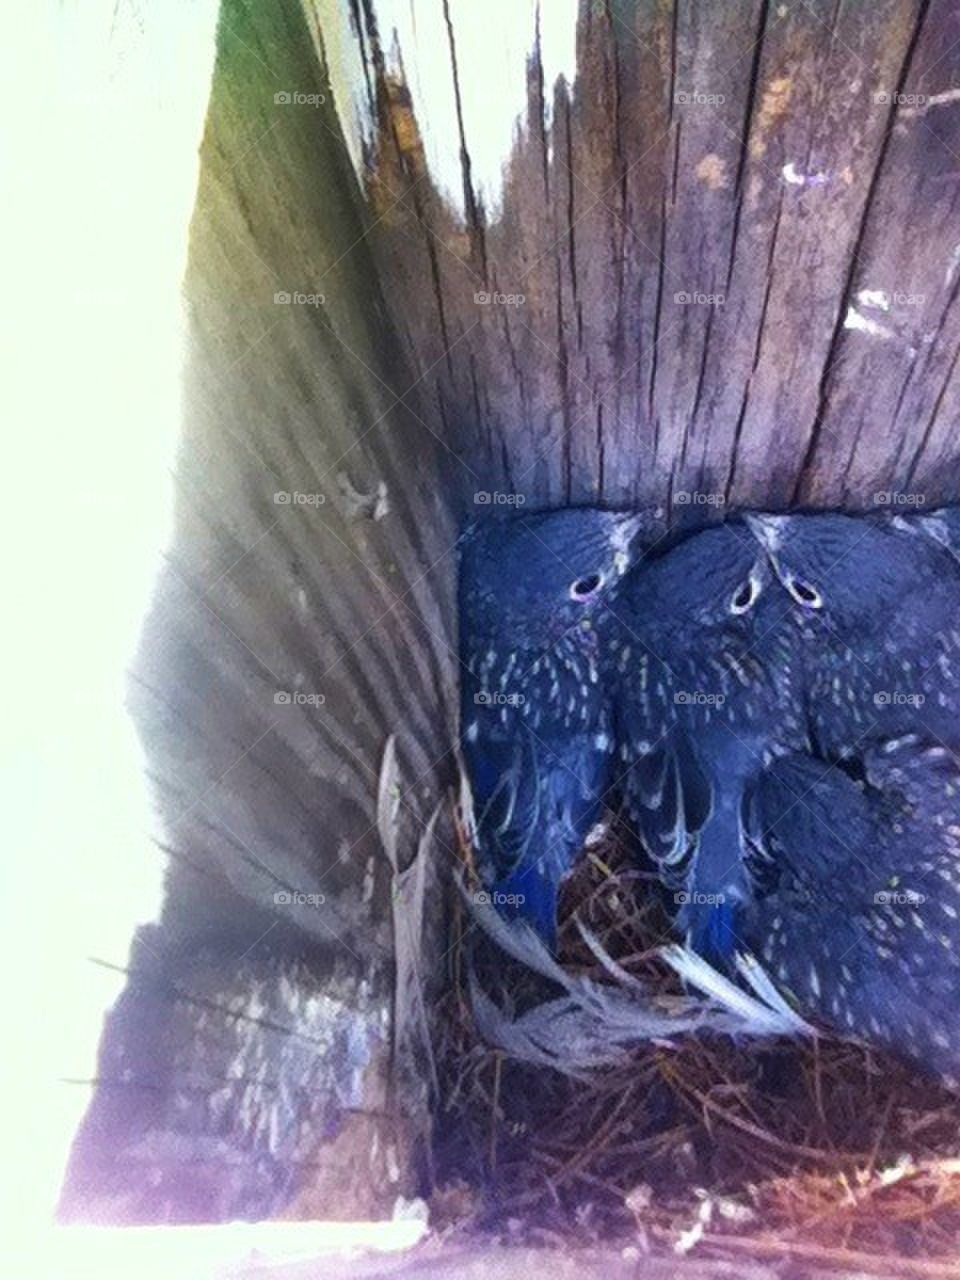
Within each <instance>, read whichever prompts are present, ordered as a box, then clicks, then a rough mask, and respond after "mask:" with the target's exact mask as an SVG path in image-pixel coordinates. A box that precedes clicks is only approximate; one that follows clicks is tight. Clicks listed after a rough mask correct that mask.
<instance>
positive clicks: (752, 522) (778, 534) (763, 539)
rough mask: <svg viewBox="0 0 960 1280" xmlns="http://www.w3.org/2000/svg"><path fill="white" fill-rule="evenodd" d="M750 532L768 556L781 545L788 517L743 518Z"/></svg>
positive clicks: (774, 552)
mask: <svg viewBox="0 0 960 1280" xmlns="http://www.w3.org/2000/svg"><path fill="white" fill-rule="evenodd" d="M744 519H745V520H746V522H747V527H748V528H749V530H750V532H751V533H752V534H753V536H754V537H755V538H756V540H757V541H758V542H759V543H760V545H761V547H763V549H764V551H767V552H768V553H769V554H770V555H774V554H776V552H777V551H779V550H780V547H781V546H782V545H783V534H784V531H785V529H786V527H787V520H788V519H789V517H788V516H744Z"/></svg>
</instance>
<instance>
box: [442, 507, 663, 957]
mask: <svg viewBox="0 0 960 1280" xmlns="http://www.w3.org/2000/svg"><path fill="white" fill-rule="evenodd" d="M643 524H644V517H643V516H640V515H636V514H623V513H617V512H610V511H602V510H599V509H597V508H587V507H582V508H567V509H564V510H559V511H550V512H544V513H541V514H537V515H519V516H514V517H512V518H506V519H491V520H489V521H486V522H484V523H482V524H480V525H478V526H476V527H474V528H473V529H471V530H469V531H468V532H467V534H466V535H465V537H464V540H463V545H462V555H461V563H460V583H459V612H460V648H461V660H462V664H463V667H464V673H463V679H462V681H461V746H462V751H463V756H464V763H465V765H466V772H467V775H468V778H469V781H470V784H471V790H472V800H473V814H474V825H475V838H476V845H477V850H478V860H479V869H480V874H481V878H482V879H483V881H484V882H485V883H486V884H487V886H488V887H489V890H490V892H491V894H492V897H493V902H494V904H495V905H497V906H498V907H500V908H501V909H502V910H503V911H504V913H505V914H507V915H516V916H520V917H521V918H523V919H525V920H527V921H528V922H530V923H531V924H532V925H533V926H534V927H535V928H536V929H537V930H538V932H539V933H540V935H541V936H542V937H543V938H544V940H545V941H546V942H547V943H548V944H549V945H551V946H552V945H553V943H554V938H555V930H556V903H557V892H558V887H559V884H560V881H561V879H562V878H563V876H564V875H565V874H566V873H567V871H569V870H570V868H571V866H572V864H573V862H574V860H575V858H576V856H577V853H578V852H579V851H580V849H581V848H582V846H583V842H584V839H585V837H586V835H587V834H588V833H589V830H590V828H591V827H592V825H593V824H594V822H595V821H596V820H597V817H598V815H599V813H600V808H601V802H602V800H603V796H604V793H605V791H606V789H607V787H608V785H609V782H610V780H611V774H612V768H613V764H612V762H613V746H614V743H613V734H612V723H611V722H612V707H611V700H610V694H609V691H608V689H607V688H606V686H605V685H604V684H603V683H602V682H601V679H600V671H601V666H602V658H603V646H604V644H605V643H606V640H607V634H608V625H609V616H610V615H609V611H610V608H611V605H612V602H613V600H614V598H615V596H616V593H617V591H618V589H619V586H620V584H621V582H622V580H623V576H624V574H625V573H626V571H627V569H628V568H629V566H630V564H631V563H632V560H633V557H634V555H635V554H636V548H637V546H638V545H639V543H638V540H637V535H638V532H639V530H640V528H641V527H642V525H643Z"/></svg>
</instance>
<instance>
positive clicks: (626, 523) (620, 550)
mask: <svg viewBox="0 0 960 1280" xmlns="http://www.w3.org/2000/svg"><path fill="white" fill-rule="evenodd" d="M648 521H649V517H648V516H646V515H644V514H643V513H642V512H641V513H639V514H637V515H627V514H623V515H615V516H614V524H613V534H612V536H611V542H612V543H613V549H614V552H615V561H616V564H617V567H618V569H619V572H620V573H625V572H626V570H627V569H628V568H629V566H630V565H631V564H632V563H633V561H634V560H635V559H636V551H635V549H634V546H633V542H634V539H635V538H636V536H637V534H639V533H640V532H641V531H642V530H643V529H644V528H645V527H646V526H647V524H648Z"/></svg>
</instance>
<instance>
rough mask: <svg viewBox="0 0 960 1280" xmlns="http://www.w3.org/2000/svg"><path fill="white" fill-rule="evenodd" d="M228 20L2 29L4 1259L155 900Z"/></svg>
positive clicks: (76, 10) (131, 15)
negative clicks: (136, 657)
mask: <svg viewBox="0 0 960 1280" xmlns="http://www.w3.org/2000/svg"><path fill="white" fill-rule="evenodd" d="M216 7H217V6H216V3H215V0H169V3H165V4H162V5H160V4H151V3H149V0H146V2H139V0H64V2H63V3H62V4H51V5H49V6H45V4H44V3H42V2H41V0H34V2H33V3H30V4H26V5H19V6H17V11H16V12H13V11H12V6H11V10H10V11H8V12H7V14H6V22H5V29H6V31H7V36H6V39H5V41H4V52H3V55H2V57H3V59H4V61H5V62H6V66H5V67H4V68H3V73H2V81H3V89H2V90H0V93H2V94H3V95H4V96H7V95H9V98H8V101H6V102H4V104H3V112H2V119H3V121H4V123H5V126H6V128H5V130H4V132H5V133H6V135H7V142H6V145H5V147H4V150H3V159H2V166H3V173H2V182H3V188H2V191H0V219H2V222H3V237H2V244H3V248H4V259H5V261H4V270H3V274H2V280H3V286H4V287H3V298H2V301H3V312H2V316H3V318H2V327H3V350H4V353H5V357H6V358H5V359H4V365H3V370H4V371H3V375H2V392H0V394H2V397H3V401H4V402H7V401H8V399H9V403H7V407H6V408H5V409H4V412H3V423H4V453H3V461H4V464H5V470H6V473H7V474H6V486H5V488H6V494H5V497H4V501H3V503H2V509H3V522H4V530H3V550H4V553H5V555H4V560H5V565H6V568H5V572H4V575H3V587H2V596H0V600H2V604H3V607H2V617H3V619H4V621H3V625H2V631H0V634H2V635H3V637H4V640H5V641H6V642H7V643H5V644H4V646H3V648H4V659H3V666H4V670H3V675H2V684H3V710H2V713H0V717H2V718H0V724H2V726H3V730H4V733H3V741H4V747H3V758H2V761H0V767H2V773H0V777H2V789H3V792H2V793H3V801H2V834H3V850H2V864H0V865H2V875H3V881H4V884H3V890H4V892H3V907H2V911H3V918H2V926H3V927H2V935H0V936H2V948H3V954H2V959H3V968H2V980H3V995H4V1005H5V1008H4V1024H5V1028H6V1030H7V1035H6V1036H5V1041H6V1047H5V1048H4V1050H3V1051H2V1053H0V1062H2V1068H0V1069H2V1072H3V1077H4V1078H3V1082H2V1083H3V1089H2V1093H0V1099H2V1104H0V1105H2V1116H0V1153H2V1160H3V1167H4V1175H5V1179H9V1181H10V1186H9V1189H7V1188H5V1189H4V1190H5V1192H6V1194H4V1196H3V1202H4V1204H5V1205H6V1206H8V1207H10V1208H11V1209H12V1221H11V1223H10V1224H9V1225H7V1226H5V1228H4V1231H3V1238H4V1254H5V1255H6V1253H7V1248H8V1247H9V1244H10V1243H11V1242H12V1241H13V1240H14V1239H17V1238H19V1240H20V1243H21V1244H22V1243H24V1239H25V1238H27V1240H28V1242H29V1241H30V1240H32V1244H33V1246H34V1247H35V1246H36V1244H37V1236H36V1234H35V1233H36V1232H37V1231H38V1230H39V1229H40V1228H41V1225H42V1224H43V1223H45V1222H46V1221H48V1219H49V1214H50V1211H51V1208H52V1206H53V1203H54V1200H55V1197H56V1194H57V1190H58V1184H59V1181H60V1177H61V1173H62V1169H63V1164H64V1160H65V1158H66V1154H67V1145H68V1143H69V1139H70V1135H71V1133H72V1131H73V1129H74V1128H75V1126H76V1123H77V1120H78V1119H79V1117H80V1115H81V1114H82V1112H83V1109H84V1107H85V1105H86V1102H87V1100H88V1096H89V1093H88V1090H87V1089H86V1088H84V1087H78V1086H71V1085H68V1084H65V1083H61V1082H60V1080H61V1077H81V1078H87V1079H89V1078H90V1077H92V1076H93V1075H94V1071H95V1048H96V1040H97V1036H98V1033H99V1029H100V1021H101V1015H102V1012H103V1010H104V1009H105V1008H106V1007H107V1006H108V1005H109V1004H110V1003H112V1001H113V999H114V998H115V996H116V994H117V992H118V990H119V987H120V979H119V977H117V976H116V975H111V974H109V973H108V972H106V971H105V970H103V969H99V968H97V967H95V966H94V965H92V964H90V963H89V961H88V959H87V957H88V956H91V955H95V956H100V957H103V958H105V959H108V960H111V961H113V962H116V963H120V964H123V963H125V962H126V959H127V949H128V945H129V939H130V936H131V932H132V928H133V925H134V922H135V921H137V920H141V919H150V918H152V917H153V915H154V913H155V910H156V905H157V902H158V898H159V884H160V872H161V866H162V864H161V858H160V854H159V853H158V852H157V851H156V849H155V848H154V847H153V846H152V845H151V844H150V842H149V841H148V839H147V836H146V826H147V823H146V808H145V806H146V797H145V791H144V786H143V783H142V781H141V778H140V772H139V750H138V746H137V743H136V739H135V738H134V735H133V733H132V730H131V727H130V725H129V723H128V722H127V720H126V717H125V715H124V712H123V705H122V700H123V673H124V668H125V666H126V665H127V663H128V662H129V659H130V655H131V653H132V650H133V647H134V644H135V641H136V637H137V632H138V627H139V623H140V619H141V617H142V614H143V610H144V605H145V602H146V599H147V596H148V592H149V587H150V583H151V581H152V578H153V569H154V565H155V561H156V556H157V553H158V551H159V549H160V548H161V546H162V545H163V542H164V539H165V534H166V528H167V523H168V518H169V510H170V502H171V487H172V485H171V477H170V471H169V468H170V465H171V460H172V456H173V450H174V446H175V439H176V430H177V421H178V414H179V406H178V387H179V374H178V368H179V359H180V356H179V347H178V343H179V334H180V281H181V278H182V275H183V266H184V260H185V252H186V228H187V225H188V219H189V215H190V208H191V205H192V202H193V196H194V191H195V185H196V171H197V146H198V143H199V140H200V136H201V128H202V122H203V114H204V109H205V105H206V98H207V94H208V88H209V79H210V71H211V68H212V59H213V36H214V23H215V17H216ZM11 641H12V643H10V642H11ZM4 1260H5V1262H7V1263H9V1261H10V1259H9V1256H8V1255H7V1256H5V1259H4ZM22 1265H23V1266H24V1267H25V1263H23V1264H22ZM4 1272H5V1274H10V1275H17V1276H19V1275H21V1274H24V1270H22V1269H21V1267H20V1266H18V1267H16V1268H14V1270H12V1271H10V1270H8V1269H7V1267H6V1266H5V1267H4Z"/></svg>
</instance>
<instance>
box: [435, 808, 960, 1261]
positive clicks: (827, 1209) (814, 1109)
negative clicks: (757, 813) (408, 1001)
mask: <svg viewBox="0 0 960 1280" xmlns="http://www.w3.org/2000/svg"><path fill="white" fill-rule="evenodd" d="M464 856H465V861H466V862H469V857H468V852H467V851H466V850H464ZM456 910H457V913H458V919H457V923H456V926H455V927H456V930H457V932H456V942H455V945H454V947H453V949H452V951H451V953H450V957H449V958H450V960H451V962H452V969H451V975H452V981H451V984H450V988H449V990H448V993H447V995H446V996H445V997H444V999H443V1001H442V1004H441V1006H440V1007H439V1008H438V1009H437V1010H436V1011H435V1014H436V1016H435V1020H434V1021H435V1026H436V1057H437V1063H438V1071H439V1077H440V1096H439V1100H438V1106H437V1112H436V1117H435V1137H434V1147H433V1153H432V1154H433V1166H434V1173H435V1181H436V1186H437V1190H436V1192H435V1195H434V1198H433V1204H432V1220H433V1221H434V1223H435V1224H437V1225H439V1226H442V1227H444V1226H445V1227H446V1228H448V1229H450V1230H452V1231H469V1232H477V1231H479V1232H483V1233H489V1234H491V1235H493V1236H495V1237H497V1238H499V1239H503V1240H510V1241H520V1240H523V1241H527V1242H534V1243H540V1244H548V1243H549V1244H554V1245H556V1244H558V1243H561V1244H566V1245H568V1246H569V1247H571V1248H573V1247H581V1246H584V1245H590V1244H598V1245H599V1244H604V1245H607V1246H609V1245H610V1244H612V1243H622V1245H623V1247H624V1248H625V1249H630V1250H639V1251H640V1252H641V1253H642V1252H645V1251H651V1252H657V1253H669V1254H671V1255H673V1256H674V1257H675V1259H676V1262H677V1267H678V1270H680V1269H681V1268H682V1265H683V1261H684V1259H686V1258H688V1257H698V1258H704V1257H708V1256H709V1257H716V1258H718V1259H720V1258H729V1259H731V1260H739V1261H740V1262H741V1263H743V1262H745V1260H746V1259H748V1258H749V1259H751V1260H754V1261H763V1262H768V1263H770V1264H774V1263H775V1262H776V1261H777V1260H787V1259H791V1258H792V1259H796V1260H797V1261H798V1262H801V1263H802V1264H803V1265H804V1266H805V1267H806V1268H808V1269H806V1270H804V1271H803V1272H802V1274H804V1275H814V1274H820V1273H821V1272H822V1273H823V1274H830V1273H831V1272H837V1273H843V1272H847V1273H849V1272H851V1271H858V1272H862V1273H864V1274H868V1275H869V1274H876V1275H883V1276H896V1275H926V1276H955V1275H956V1274H957V1269H958V1262H957V1259H958V1258H960V1099H957V1098H955V1097H954V1096H952V1095H950V1094H949V1093H947V1092H945V1091H944V1090H943V1089H941V1088H940V1087H939V1086H938V1085H937V1084H936V1083H935V1082H933V1081H931V1080H929V1079H926V1078H924V1077H922V1076H919V1075H917V1074H916V1073H915V1072H913V1071H911V1070H910V1069H909V1068H908V1067H906V1066H904V1065H902V1064H900V1063H899V1062H897V1061H895V1060H893V1059H890V1058H888V1057H883V1056H881V1055H879V1054H878V1053H876V1052H875V1051H872V1050H869V1049H867V1048H865V1047H862V1046H860V1045H857V1044H854V1043H850V1042H845V1041H839V1040H834V1039H828V1038H823V1037H819V1036H816V1035H813V1036H810V1035H807V1036H802V1035H795V1036H781V1037H778V1038H767V1039H756V1038H745V1037H736V1038H734V1037H731V1036H730V1035H728V1034H717V1033H715V1032H711V1031H700V1032H697V1033H696V1034H681V1035H679V1036H678V1037H677V1038H676V1039H674V1040H673V1042H672V1043H670V1042H668V1041H667V1040H666V1039H665V1040H664V1041H662V1042H658V1043H648V1044H641V1043H634V1044H633V1045H631V1046H617V1052H616V1054H611V1055H610V1056H611V1058H612V1059H613V1060H612V1061H610V1062H609V1064H608V1065H602V1064H601V1065H595V1066H593V1067H592V1068H591V1069H588V1070H584V1071H583V1072H578V1073H572V1074H563V1073H561V1072H559V1071H557V1070H556V1069H554V1067H552V1066H547V1065H535V1064H531V1063H525V1062H522V1061H517V1060H516V1059H515V1058H514V1057H513V1056H511V1054H509V1053H507V1052H504V1051H503V1050H501V1049H495V1048H492V1047H490V1045H489V1044H487V1043H485V1042H484V1040H483V1039H482V1037H481V1034H480V1031H479V1029H478V1026H477V1021H478V1020H477V1017H476V1015H475V1012H474V1009H473V1002H472V999H471V990H470V987H471V977H470V971H471V969H476V971H477V975H478V977H477V978H476V979H474V982H476V981H479V982H480V983H481V984H482V986H483V989H484V998H485V999H488V1000H491V1001H495V1002H497V1008H498V1009H500V1010H501V1011H502V1010H503V1009H504V1008H507V1009H512V1010H513V1011H514V1012H515V1013H516V1014H518V1015H519V1016H520V1017H521V1018H522V1017H524V1016H526V1017H528V1018H529V1017H531V1016H533V1017H536V1010H537V1009H538V1008H541V1007H542V1006H543V1004H544V1002H545V1001H549V1000H556V999H558V998H561V999H562V998H566V999H569V998H570V994H571V990H573V989H575V986H576V984H577V983H579V982H582V981H588V982H590V983H596V984H603V983H605V982H607V981H609V980H610V977H611V975H610V973H609V972H608V964H607V962H606V961H605V960H604V959H602V958H598V953H597V945H592V940H595V944H598V945H599V947H601V948H602V949H603V952H605V953H607V955H609V957H611V958H612V960H613V961H614V962H615V963H616V964H617V965H618V966H620V968H621V969H622V970H623V972H624V973H625V974H626V975H629V980H632V981H633V982H635V983H637V984H639V985H638V987H637V991H641V990H642V991H643V992H644V993H645V997H649V1000H650V1002H651V1003H650V1008H651V1009H656V1010H660V1011H671V1012H672V1013H676V1011H677V1010H678V1009H682V1010H683V1011H684V1016H686V1015H688V1014H689V1013H690V1010H691V1005H690V1004H689V1000H690V993H689V991H688V992H686V993H685V992H684V989H683V984H682V983H681V981H680V979H679V978H678V976H677V974H676V973H675V972H674V971H673V970H672V969H671V968H670V966H669V965H668V964H665V963H664V961H663V959H662V955H661V952H662V948H663V946H664V944H666V943H669V942H670V941H671V935H670V930H669V920H668V917H667V914H666V912H665V911H664V909H663V907H662V905H661V903H660V901H659V897H658V893H657V890H656V886H655V877H653V876H652V874H651V873H649V872H646V871H645V870H644V869H643V868H642V867H640V866H638V864H637V862H636V859H635V858H633V857H632V856H631V854H630V853H628V852H627V850H626V845H625V842H624V841H623V840H622V839H620V838H619V836H618V835H617V833H616V832H613V833H612V834H608V835H607V836H605V837H604V838H603V839H602V840H600V841H598V842H595V843H594V844H593V845H592V847H591V848H590V849H588V851H587V852H586V854H585V856H584V858H583V859H582V861H581V863H580V865H579V866H578V868H577V870H576V871H575V873H574V874H573V876H571V877H570V879H569V880H568V881H567V883H566V885H565V886H564V892H563V897H562V905H561V927H560V935H559V936H560V948H559V957H558V958H559V960H560V962H561V964H562V966H563V969H564V970H565V971H566V973H567V974H568V975H570V976H569V979H568V985H567V989H566V992H565V993H564V991H563V989H562V987H559V986H558V984H556V983H549V982H547V981H546V979H545V977H544V976H543V975H542V974H538V973H535V972H533V971H531V970H530V969H529V968H527V967H526V966H525V965H521V964H519V963H517V962H516V961H512V960H509V959H507V958H505V957H504V956H503V955H502V954H499V955H498V954H497V953H496V951H488V945H489V944H488V943H487V942H486V941H485V940H481V941H480V942H479V943H478V940H477V937H478V931H477V928H476V925H475V921H474V919H473V916H472V913H471V911H470V910H469V909H464V907H463V904H462V903H461V902H458V904H457V907H456ZM498 988H499V991H498ZM473 999H474V1000H475V999H476V993H475V992H474V993H473ZM685 1001H687V1003H686V1004H685V1003H684V1002H685ZM701 1007H703V1002H702V1001H701ZM480 1008H481V1010H482V1012H481V1017H480V1021H481V1022H482V1021H483V1013H488V1012H489V1010H488V1009H487V1007H486V1006H485V1005H484V1004H483V1002H482V1001H481V1002H480ZM707 1021H709V1019H708V1020H707ZM599 1056H602V1055H599Z"/></svg>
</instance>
